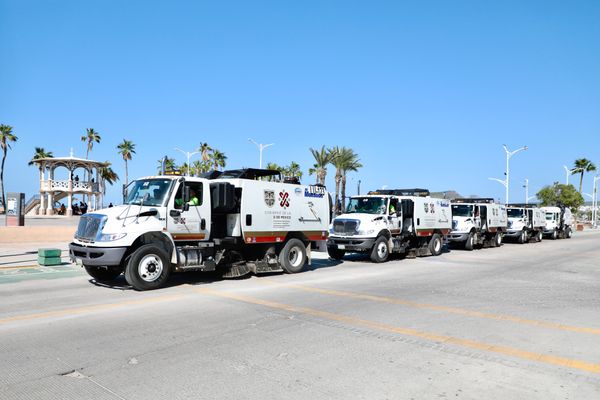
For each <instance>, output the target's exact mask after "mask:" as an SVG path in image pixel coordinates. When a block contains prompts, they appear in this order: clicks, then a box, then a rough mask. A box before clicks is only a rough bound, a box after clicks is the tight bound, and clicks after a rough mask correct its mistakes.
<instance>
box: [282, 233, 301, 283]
mask: <svg viewBox="0 0 600 400" xmlns="http://www.w3.org/2000/svg"><path fill="white" fill-rule="evenodd" d="M279 264H280V265H281V268H283V270H284V271H285V272H287V273H288V274H295V273H297V272H300V271H302V269H303V268H304V264H306V246H304V243H303V242H302V240H300V239H290V240H288V241H287V243H286V244H285V246H283V249H281V252H280V253H279Z"/></svg>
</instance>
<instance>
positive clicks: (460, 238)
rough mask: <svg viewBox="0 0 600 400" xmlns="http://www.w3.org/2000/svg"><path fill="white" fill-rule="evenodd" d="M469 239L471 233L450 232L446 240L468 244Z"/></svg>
mask: <svg viewBox="0 0 600 400" xmlns="http://www.w3.org/2000/svg"><path fill="white" fill-rule="evenodd" d="M468 237H469V232H450V233H449V234H448V236H446V239H447V240H448V241H449V242H466V241H467V238H468Z"/></svg>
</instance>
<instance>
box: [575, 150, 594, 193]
mask: <svg viewBox="0 0 600 400" xmlns="http://www.w3.org/2000/svg"><path fill="white" fill-rule="evenodd" d="M595 170H596V166H595V165H594V163H593V162H591V161H590V160H588V159H587V158H579V159H577V160H575V168H573V172H571V173H572V174H573V175H575V174H581V175H580V176H579V193H581V191H582V190H583V174H584V173H586V172H592V171H595Z"/></svg>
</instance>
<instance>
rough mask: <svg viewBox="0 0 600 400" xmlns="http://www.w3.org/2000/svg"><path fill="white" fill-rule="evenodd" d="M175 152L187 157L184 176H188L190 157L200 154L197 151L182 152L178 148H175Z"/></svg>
mask: <svg viewBox="0 0 600 400" xmlns="http://www.w3.org/2000/svg"><path fill="white" fill-rule="evenodd" d="M175 150H177V151H180V152H182V153H183V154H184V155H186V156H187V171H185V175H186V176H190V157H192V156H193V155H194V154H198V153H200V152H199V151H191V152H190V151H183V150H181V149H180V148H178V147H175Z"/></svg>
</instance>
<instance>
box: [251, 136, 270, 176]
mask: <svg viewBox="0 0 600 400" xmlns="http://www.w3.org/2000/svg"><path fill="white" fill-rule="evenodd" d="M248 141H249V142H251V143H254V144H255V145H256V146H257V147H258V150H259V152H260V158H259V162H258V168H261V169H262V152H263V150H264V149H266V148H267V147H269V146H273V145H274V144H275V143H269V144H262V143H256V142H255V141H254V140H252V139H250V138H248Z"/></svg>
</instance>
